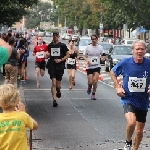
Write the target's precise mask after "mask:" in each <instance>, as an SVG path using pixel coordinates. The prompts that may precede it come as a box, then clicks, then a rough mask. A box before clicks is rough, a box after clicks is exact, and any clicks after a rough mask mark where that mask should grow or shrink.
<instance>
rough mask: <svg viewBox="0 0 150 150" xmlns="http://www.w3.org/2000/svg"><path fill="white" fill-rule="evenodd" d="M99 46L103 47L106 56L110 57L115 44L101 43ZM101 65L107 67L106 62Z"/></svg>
mask: <svg viewBox="0 0 150 150" xmlns="http://www.w3.org/2000/svg"><path fill="white" fill-rule="evenodd" d="M98 44H99V45H101V46H102V47H103V49H104V53H105V54H106V55H108V53H109V51H110V50H111V49H112V48H113V44H112V43H107V42H100V43H98ZM100 63H101V65H105V61H101V62H100Z"/></svg>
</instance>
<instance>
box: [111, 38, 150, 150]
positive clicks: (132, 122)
mask: <svg viewBox="0 0 150 150" xmlns="http://www.w3.org/2000/svg"><path fill="white" fill-rule="evenodd" d="M132 53H133V56H132V57H130V58H125V59H123V60H121V61H120V62H118V63H117V64H116V65H115V66H114V67H113V68H112V69H111V71H110V76H111V78H112V80H113V82H114V85H115V88H116V93H117V95H118V96H119V97H120V98H121V104H122V105H123V108H124V115H125V118H126V122H127V124H126V129H125V130H126V142H125V146H124V150H131V147H132V136H133V134H134V141H133V147H132V150H138V148H139V145H140V143H141V141H142V138H143V130H144V127H145V123H146V116H147V112H148V108H149V94H150V67H149V64H150V59H148V58H145V57H144V55H145V53H146V44H145V42H144V41H142V40H135V41H134V42H133V44H132ZM119 75H122V76H123V84H122V85H120V84H119V83H118V80H117V77H118V76H119Z"/></svg>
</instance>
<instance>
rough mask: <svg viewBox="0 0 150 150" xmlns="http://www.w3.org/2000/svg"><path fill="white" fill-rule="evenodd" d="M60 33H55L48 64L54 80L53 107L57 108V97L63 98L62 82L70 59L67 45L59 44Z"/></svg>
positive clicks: (49, 48)
mask: <svg viewBox="0 0 150 150" xmlns="http://www.w3.org/2000/svg"><path fill="white" fill-rule="evenodd" d="M59 37H60V36H59V32H53V40H52V42H51V43H50V44H49V45H48V50H49V53H46V57H49V59H48V62H47V65H46V67H47V69H48V73H49V75H50V79H51V80H52V86H51V93H52V97H53V107H57V106H58V103H57V101H56V96H57V97H58V98H60V97H61V91H60V89H61V80H62V76H63V74H64V67H65V61H66V59H67V58H68V57H69V51H68V48H67V46H66V44H64V43H61V42H59Z"/></svg>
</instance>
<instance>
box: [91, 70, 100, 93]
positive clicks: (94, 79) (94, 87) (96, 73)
mask: <svg viewBox="0 0 150 150" xmlns="http://www.w3.org/2000/svg"><path fill="white" fill-rule="evenodd" d="M98 77H99V73H98V72H94V73H93V76H92V83H93V93H95V92H96V89H97V82H98Z"/></svg>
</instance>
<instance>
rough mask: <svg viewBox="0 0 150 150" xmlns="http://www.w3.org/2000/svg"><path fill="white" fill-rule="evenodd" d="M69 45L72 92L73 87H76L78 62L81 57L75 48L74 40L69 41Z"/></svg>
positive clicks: (69, 73)
mask: <svg viewBox="0 0 150 150" xmlns="http://www.w3.org/2000/svg"><path fill="white" fill-rule="evenodd" d="M68 44H69V47H68V49H69V54H70V57H69V58H68V59H67V73H68V81H69V89H70V90H71V89H72V85H75V73H76V60H77V57H78V55H79V52H78V50H77V49H76V47H75V46H74V40H69V43H68Z"/></svg>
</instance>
